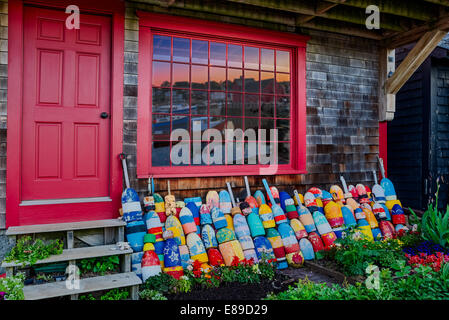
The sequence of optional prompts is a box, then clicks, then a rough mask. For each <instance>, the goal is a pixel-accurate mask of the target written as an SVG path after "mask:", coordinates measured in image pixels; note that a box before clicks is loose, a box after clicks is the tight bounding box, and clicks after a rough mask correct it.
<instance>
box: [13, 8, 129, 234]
mask: <svg viewBox="0 0 449 320" xmlns="http://www.w3.org/2000/svg"><path fill="white" fill-rule="evenodd" d="M24 4H31V5H37V6H45V7H49V8H58V9H60V10H65V8H66V7H67V6H68V5H71V4H74V5H77V6H78V7H79V8H80V11H81V12H86V11H88V12H90V13H93V14H106V15H109V16H111V19H112V26H111V31H112V39H111V129H110V130H111V140H110V141H111V149H110V150H111V154H110V159H111V164H110V167H111V175H110V196H111V198H112V212H110V214H108V215H107V216H104V217H103V216H102V218H105V219H106V218H114V217H116V216H117V215H118V208H119V207H120V194H121V192H122V171H121V167H120V162H119V161H118V158H117V157H118V154H120V153H121V152H122V140H123V54H124V12H125V8H124V2H123V1H119V0H117V1H112V0H109V1H108V0H102V1H95V2H93V1H89V0H52V1H42V0H30V1H22V0H9V2H8V102H7V106H8V122H7V124H8V127H7V128H8V131H7V148H8V149H7V160H6V227H7V228H8V227H10V226H17V225H23V224H39V223H42V218H43V217H44V219H45V214H46V208H47V206H46V205H39V206H33V207H26V208H27V210H30V208H31V210H33V213H35V214H34V217H33V218H28V219H27V220H26V221H21V219H20V210H23V208H25V207H20V206H19V205H20V202H21V199H20V194H21V191H20V190H21V172H20V171H21V169H20V167H21V157H22V155H21V153H22V148H21V145H22V136H21V135H22V95H23V12H24ZM60 206H61V210H64V211H66V212H70V213H71V214H70V215H67V216H63V217H61V219H58V222H72V221H81V220H92V219H98V217H94V218H92V217H91V216H92V214H91V213H92V212H93V211H95V210H96V208H97V206H98V203H95V202H93V203H92V202H90V203H77V204H63V205H60Z"/></svg>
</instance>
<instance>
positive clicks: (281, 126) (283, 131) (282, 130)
mask: <svg viewBox="0 0 449 320" xmlns="http://www.w3.org/2000/svg"><path fill="white" fill-rule="evenodd" d="M276 129H278V141H290V120H276Z"/></svg>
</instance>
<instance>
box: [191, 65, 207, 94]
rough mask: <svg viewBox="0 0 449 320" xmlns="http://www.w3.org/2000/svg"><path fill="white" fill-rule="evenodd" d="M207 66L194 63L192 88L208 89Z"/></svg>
mask: <svg viewBox="0 0 449 320" xmlns="http://www.w3.org/2000/svg"><path fill="white" fill-rule="evenodd" d="M207 69H208V68H207V66H196V65H192V88H193V89H207V81H208V76H207Z"/></svg>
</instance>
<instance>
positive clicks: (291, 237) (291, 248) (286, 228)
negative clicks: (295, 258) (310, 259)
mask: <svg viewBox="0 0 449 320" xmlns="http://www.w3.org/2000/svg"><path fill="white" fill-rule="evenodd" d="M278 232H279V234H280V236H281V238H282V243H283V244H284V248H285V253H294V252H297V251H298V250H299V244H298V240H297V239H296V236H295V232H294V231H293V229H292V227H290V225H289V224H288V223H282V224H280V225H279V226H278Z"/></svg>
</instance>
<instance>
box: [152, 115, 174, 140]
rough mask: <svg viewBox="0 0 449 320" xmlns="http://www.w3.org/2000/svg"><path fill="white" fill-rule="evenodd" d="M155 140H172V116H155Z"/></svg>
mask: <svg viewBox="0 0 449 320" xmlns="http://www.w3.org/2000/svg"><path fill="white" fill-rule="evenodd" d="M152 132H153V140H169V139H170V116H169V115H161V114H153V129H152Z"/></svg>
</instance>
